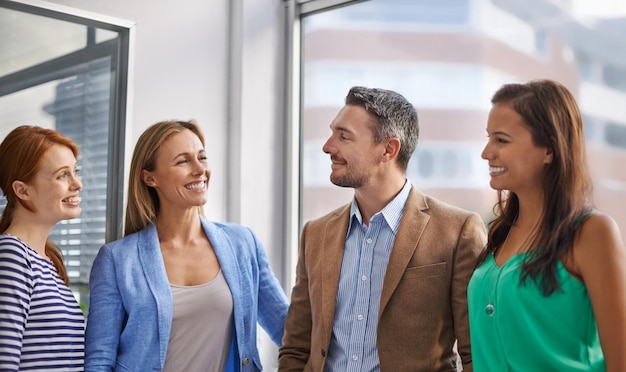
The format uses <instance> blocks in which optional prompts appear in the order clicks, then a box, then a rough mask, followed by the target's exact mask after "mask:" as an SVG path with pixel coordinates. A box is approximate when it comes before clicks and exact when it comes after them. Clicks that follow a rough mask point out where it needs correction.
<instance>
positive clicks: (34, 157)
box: [0, 125, 78, 286]
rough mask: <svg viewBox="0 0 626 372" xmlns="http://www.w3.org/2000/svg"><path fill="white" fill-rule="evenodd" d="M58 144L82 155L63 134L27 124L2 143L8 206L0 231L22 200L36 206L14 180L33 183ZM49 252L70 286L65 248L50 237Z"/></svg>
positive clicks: (0, 170) (1, 178)
mask: <svg viewBox="0 0 626 372" xmlns="http://www.w3.org/2000/svg"><path fill="white" fill-rule="evenodd" d="M54 145H61V146H65V147H67V148H69V149H70V150H72V153H73V154H74V157H78V146H77V145H76V143H74V141H72V140H71V139H69V138H67V137H65V136H64V135H62V134H61V133H59V132H57V131H55V130H52V129H45V128H40V127H36V126H29V125H23V126H20V127H17V128H15V129H13V130H12V131H11V132H10V133H9V134H8V135H7V136H6V137H5V139H4V140H3V141H2V144H0V163H1V164H2V167H0V188H2V192H3V193H4V195H5V196H6V199H7V205H6V206H5V207H4V211H3V212H2V216H1V217H0V232H4V231H6V230H7V229H8V228H9V226H10V225H11V222H12V221H13V213H14V212H15V208H16V206H17V205H18V203H19V204H20V205H21V206H22V207H24V208H26V209H27V210H29V211H31V212H32V211H33V209H32V208H31V207H30V206H29V205H28V204H26V203H25V202H24V201H23V200H22V199H20V198H18V197H17V195H15V192H14V191H13V182H14V181H16V180H20V181H22V182H24V183H30V182H31V181H32V180H33V178H34V177H35V175H36V174H37V172H39V169H40V166H41V161H42V159H43V157H44V156H45V155H46V153H47V152H48V150H49V149H50V148H51V147H52V146H54ZM45 253H46V255H47V256H48V257H50V259H51V260H52V263H53V264H54V267H55V269H56V270H57V273H58V274H59V276H60V277H61V279H63V281H64V282H65V284H67V285H68V286H69V278H68V276H67V271H66V269H65V265H64V264H63V256H62V254H61V250H60V249H59V247H57V245H56V244H54V243H53V242H52V241H51V240H50V238H48V239H47V240H46V247H45Z"/></svg>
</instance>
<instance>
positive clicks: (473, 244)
mask: <svg viewBox="0 0 626 372" xmlns="http://www.w3.org/2000/svg"><path fill="white" fill-rule="evenodd" d="M486 244H487V234H486V231H485V224H484V222H483V220H482V218H481V217H480V216H479V215H478V214H476V213H473V214H471V215H470V216H468V218H467V219H466V220H465V223H464V224H463V227H462V228H461V233H460V236H459V240H458V246H457V248H456V252H455V255H454V262H453V265H454V267H453V273H452V312H453V316H454V332H455V334H456V338H457V342H458V344H457V347H458V351H459V354H460V356H461V361H462V362H463V371H465V372H467V371H469V372H472V371H473V367H472V351H471V347H470V333H469V332H470V329H469V317H468V310H467V285H468V283H469V280H470V278H471V277H472V273H473V272H474V268H475V265H476V259H477V257H478V254H479V253H480V252H481V251H482V250H483V249H484V248H485V245H486Z"/></svg>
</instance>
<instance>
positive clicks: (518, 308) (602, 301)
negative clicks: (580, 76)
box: [468, 80, 626, 372]
mask: <svg viewBox="0 0 626 372" xmlns="http://www.w3.org/2000/svg"><path fill="white" fill-rule="evenodd" d="M491 102H492V104H493V106H492V109H491V111H490V113H489V119H488V122H487V134H488V137H489V140H488V143H487V145H486V147H485V149H484V151H483V154H482V157H483V158H484V159H486V160H488V161H489V173H490V176H491V181H490V186H491V187H492V188H493V189H495V190H497V191H498V202H497V204H496V207H495V211H496V218H495V219H494V220H493V221H491V222H490V224H489V240H488V243H487V247H486V248H485V250H484V251H483V253H482V255H481V256H480V257H479V261H478V265H477V269H476V271H475V272H474V275H473V276H472V279H471V281H470V284H469V288H468V306H469V317H470V335H471V342H472V360H473V367H474V370H475V371H476V372H483V371H497V372H502V371H523V372H526V371H533V372H535V371H540V372H543V371H559V372H563V371H605V370H606V371H624V370H625V368H626V247H625V246H624V242H623V238H622V236H621V233H620V231H619V228H618V226H617V224H616V223H615V221H614V220H613V219H612V218H611V217H609V216H608V215H606V214H603V213H600V212H597V211H595V210H594V209H593V205H592V202H591V189H592V185H591V181H590V177H589V174H588V169H587V165H586V160H585V143H584V136H583V128H582V119H581V115H580V112H579V109H578V107H577V104H576V102H575V100H574V98H573V97H572V95H571V93H570V92H569V91H568V90H567V89H566V88H565V87H564V86H562V85H561V84H559V83H557V82H554V81H550V80H535V81H530V82H528V83H526V84H506V85H504V86H502V87H501V88H500V89H499V90H498V91H497V92H496V94H495V95H494V97H493V98H492V100H491Z"/></svg>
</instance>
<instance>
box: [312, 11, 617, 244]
mask: <svg viewBox="0 0 626 372" xmlns="http://www.w3.org/2000/svg"><path fill="white" fill-rule="evenodd" d="M601 3H602V2H598V3H596V2H595V1H594V2H588V1H587V0H576V1H533V2H532V4H533V5H532V6H529V5H528V3H526V2H520V1H518V0H474V1H470V0H438V1H432V0H371V1H367V2H361V3H356V4H354V5H350V6H345V7H342V8H336V9H333V10H330V11H327V12H322V13H316V14H313V15H310V16H307V17H304V19H303V82H302V84H303V85H302V86H303V97H302V107H303V119H302V120H303V122H302V125H303V127H302V133H303V134H302V151H303V159H302V181H301V182H302V190H303V192H302V205H303V208H302V216H301V218H302V221H306V220H309V219H312V218H315V217H319V216H321V215H322V214H325V213H327V212H329V211H330V210H332V209H334V208H336V207H338V206H340V205H343V204H345V203H347V202H349V201H350V200H351V198H352V195H353V192H352V190H351V189H347V190H346V189H341V188H339V187H337V186H334V185H332V184H331V183H330V181H329V174H330V160H329V158H328V156H327V155H326V154H324V153H323V152H322V149H321V147H322V144H323V143H324V142H325V140H326V138H327V137H328V135H329V134H330V130H329V124H330V122H331V121H332V119H333V118H334V116H335V115H336V114H337V112H338V111H339V109H340V108H341V107H342V106H343V99H344V97H345V95H346V93H347V92H348V90H349V88H350V87H351V86H354V85H364V86H370V87H380V88H386V89H391V90H395V91H397V92H399V93H401V94H403V95H404V96H405V97H407V98H408V99H409V100H410V101H411V102H412V103H413V104H414V105H415V106H416V108H417V111H418V116H419V118H420V141H419V144H418V146H417V150H416V153H415V154H414V156H413V158H412V160H411V162H410V164H409V169H408V177H409V179H410V180H411V181H412V182H413V184H414V185H416V186H417V187H418V188H420V189H421V190H422V191H424V192H425V193H427V194H430V195H432V196H434V197H437V198H440V199H442V200H445V201H447V202H449V203H452V204H455V205H458V206H460V207H463V208H466V209H470V210H474V211H477V212H479V213H480V214H481V215H482V216H483V218H484V219H485V221H489V220H491V218H492V207H493V204H494V202H495V192H494V191H493V190H491V189H490V188H489V175H488V169H487V163H486V161H484V160H483V159H481V157H480V154H481V151H482V149H483V146H484V145H485V143H486V133H485V127H486V119H487V114H488V110H489V108H490V106H491V105H490V99H491V96H492V95H493V93H494V92H495V91H496V89H497V88H498V87H500V86H501V85H502V84H503V83H506V82H512V81H519V82H525V81H528V80H530V79H535V78H552V79H555V80H558V81H560V82H562V83H563V84H565V85H566V86H567V87H568V88H569V89H570V90H571V91H572V92H573V93H574V95H575V96H576V97H577V99H578V102H579V104H580V108H581V111H582V112H583V115H584V122H585V133H586V137H587V146H588V154H589V162H590V168H591V170H592V174H593V177H594V182H595V201H596V204H597V206H598V208H600V209H601V210H603V211H605V212H607V213H609V214H611V215H612V216H613V217H614V218H615V219H616V220H617V221H618V223H619V224H620V225H621V226H626V209H624V208H623V206H624V205H626V172H624V171H623V166H622V165H623V164H624V163H625V162H626V43H624V42H623V40H624V38H623V35H625V34H626V18H624V17H622V18H613V19H609V17H618V16H620V15H622V16H623V14H625V13H624V9H619V8H617V6H618V5H619V4H621V3H622V2H612V3H611V4H613V7H609V8H607V9H605V10H607V11H606V12H604V13H599V11H600V10H602V9H603V7H602V6H601V5H600V4H601ZM591 4H593V7H592V6H591ZM586 5H589V6H586ZM592 8H593V9H592ZM625 9H626V7H625ZM592 12H593V13H592ZM622 231H624V232H625V233H626V229H624V228H622Z"/></svg>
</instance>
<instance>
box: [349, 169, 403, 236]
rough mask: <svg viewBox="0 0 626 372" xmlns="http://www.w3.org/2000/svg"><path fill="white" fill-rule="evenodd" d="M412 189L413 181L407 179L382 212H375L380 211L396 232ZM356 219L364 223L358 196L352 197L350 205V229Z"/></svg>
mask: <svg viewBox="0 0 626 372" xmlns="http://www.w3.org/2000/svg"><path fill="white" fill-rule="evenodd" d="M410 191H411V183H410V182H409V181H408V180H405V181H404V186H403V187H402V190H400V192H399V193H398V195H396V196H395V198H393V199H392V200H391V201H390V202H389V203H388V204H387V205H386V206H385V207H384V208H383V209H382V210H381V211H380V212H378V213H376V214H374V216H376V215H378V214H379V213H380V214H382V215H383V218H384V219H385V221H386V222H387V225H389V227H390V228H391V230H392V231H393V232H394V233H396V232H397V230H398V226H400V219H401V218H402V213H403V212H404V206H405V204H406V201H407V200H408V199H409V192H410ZM374 216H372V217H374ZM354 219H356V221H358V223H359V224H362V223H363V216H362V215H361V211H360V210H359V206H358V204H357V202H356V197H354V198H352V205H351V206H350V225H349V226H348V231H350V230H351V227H352V221H354Z"/></svg>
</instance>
